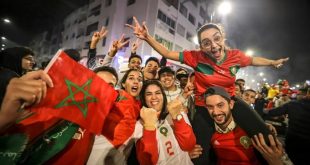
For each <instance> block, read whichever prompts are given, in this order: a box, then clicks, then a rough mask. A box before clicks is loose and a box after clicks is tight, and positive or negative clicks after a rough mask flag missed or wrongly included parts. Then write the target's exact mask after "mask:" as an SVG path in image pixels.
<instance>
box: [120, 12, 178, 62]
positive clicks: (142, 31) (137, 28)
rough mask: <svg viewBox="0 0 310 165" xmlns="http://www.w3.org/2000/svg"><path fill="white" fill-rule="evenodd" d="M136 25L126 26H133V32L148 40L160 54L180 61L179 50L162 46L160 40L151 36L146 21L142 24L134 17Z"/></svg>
mask: <svg viewBox="0 0 310 165" xmlns="http://www.w3.org/2000/svg"><path fill="white" fill-rule="evenodd" d="M133 20H134V25H128V24H126V26H128V27H130V28H132V30H133V31H134V32H133V33H134V34H135V35H136V36H137V37H138V38H140V39H142V40H144V41H146V42H147V43H148V44H149V45H150V46H151V47H152V48H153V49H155V50H156V51H157V52H158V53H159V54H161V55H162V56H164V57H166V58H167V59H171V60H175V61H179V52H175V51H170V50H168V49H167V48H165V47H164V46H162V45H161V44H160V43H159V42H157V41H156V40H155V39H154V38H153V37H152V36H150V34H149V32H148V29H147V27H146V25H145V22H143V23H142V26H141V25H140V23H139V22H138V20H137V18H136V17H133Z"/></svg>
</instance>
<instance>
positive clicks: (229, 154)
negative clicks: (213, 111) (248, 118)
mask: <svg viewBox="0 0 310 165" xmlns="http://www.w3.org/2000/svg"><path fill="white" fill-rule="evenodd" d="M211 145H212V147H213V149H214V150H215V153H216V156H217V161H218V162H217V164H218V165H237V164H238V165H256V164H260V163H259V161H258V159H257V157H256V155H255V153H254V147H253V145H252V143H251V140H250V138H249V137H248V136H247V134H246V133H245V132H244V131H243V130H242V129H241V128H240V127H238V126H237V127H236V128H235V129H234V130H233V131H230V132H228V133H218V132H215V133H214V134H213V136H212V138H211Z"/></svg>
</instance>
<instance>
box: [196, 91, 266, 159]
mask: <svg viewBox="0 0 310 165" xmlns="http://www.w3.org/2000/svg"><path fill="white" fill-rule="evenodd" d="M234 100H235V105H234V108H233V109H232V115H233V118H234V121H235V122H236V123H237V125H238V126H240V127H241V128H242V129H243V130H244V131H245V132H246V133H247V134H248V135H249V136H250V137H252V136H254V135H257V134H258V133H262V134H263V135H264V136H265V140H266V142H267V144H268V143H269V140H268V134H270V131H269V130H268V128H267V126H266V124H265V123H264V121H263V119H262V118H261V117H260V116H259V115H258V114H257V112H255V111H254V110H252V109H251V107H250V106H249V105H248V104H246V103H245V102H244V101H242V100H241V99H240V98H237V97H235V98H234ZM191 124H192V127H193V130H194V133H195V135H196V140H197V144H199V145H201V147H202V148H203V151H202V155H200V157H199V158H196V159H193V160H192V161H193V162H194V164H196V165H197V164H198V165H200V164H201V165H206V164H213V163H214V159H213V157H214V156H212V155H214V152H213V151H212V150H211V144H210V142H211V137H212V135H213V133H214V131H215V129H214V121H213V119H212V118H211V117H210V115H209V113H208V110H207V109H206V108H205V107H201V106H196V114H195V116H194V120H193V121H192V123H191Z"/></svg>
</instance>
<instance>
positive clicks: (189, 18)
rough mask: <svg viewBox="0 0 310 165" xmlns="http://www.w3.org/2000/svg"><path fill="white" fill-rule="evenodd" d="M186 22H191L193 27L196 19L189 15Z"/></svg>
mask: <svg viewBox="0 0 310 165" xmlns="http://www.w3.org/2000/svg"><path fill="white" fill-rule="evenodd" d="M188 20H189V22H191V23H192V24H193V25H195V23H196V18H195V17H194V16H193V15H192V14H191V13H189V14H188Z"/></svg>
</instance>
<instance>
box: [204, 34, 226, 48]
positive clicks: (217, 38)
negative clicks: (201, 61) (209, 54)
mask: <svg viewBox="0 0 310 165" xmlns="http://www.w3.org/2000/svg"><path fill="white" fill-rule="evenodd" d="M222 40H223V37H222V36H221V35H216V36H215V37H214V38H213V42H214V43H216V44H218V43H220V42H221V41H222ZM200 44H201V46H202V47H205V48H209V47H211V46H212V41H211V40H210V39H208V38H205V39H203V40H202V41H201V42H200Z"/></svg>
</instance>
